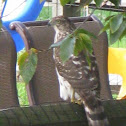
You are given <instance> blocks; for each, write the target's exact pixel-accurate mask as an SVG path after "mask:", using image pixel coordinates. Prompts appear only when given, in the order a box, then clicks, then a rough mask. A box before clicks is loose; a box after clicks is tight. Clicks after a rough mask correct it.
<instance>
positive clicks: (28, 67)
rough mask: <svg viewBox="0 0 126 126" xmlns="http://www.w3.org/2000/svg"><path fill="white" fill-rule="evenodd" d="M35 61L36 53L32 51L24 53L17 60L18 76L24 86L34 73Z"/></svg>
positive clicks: (36, 59)
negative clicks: (20, 77)
mask: <svg viewBox="0 0 126 126" xmlns="http://www.w3.org/2000/svg"><path fill="white" fill-rule="evenodd" d="M37 61H38V58H37V53H36V52H35V50H34V49H30V50H29V52H24V53H23V54H22V55H21V56H20V58H19V60H18V64H19V70H20V75H21V76H22V78H23V80H24V82H25V83H26V84H28V83H29V81H30V80H31V79H32V77H33V75H34V73H35V70H36V66H37Z"/></svg>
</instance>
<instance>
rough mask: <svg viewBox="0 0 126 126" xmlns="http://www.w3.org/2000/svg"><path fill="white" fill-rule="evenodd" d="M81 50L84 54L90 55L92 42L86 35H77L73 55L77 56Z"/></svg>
mask: <svg viewBox="0 0 126 126" xmlns="http://www.w3.org/2000/svg"><path fill="white" fill-rule="evenodd" d="M83 50H85V52H88V53H92V50H93V48H92V41H91V39H90V37H89V36H88V35H87V34H84V33H79V34H78V36H77V39H76V43H75V48H74V55H76V56H77V55H78V54H79V53H80V52H82V51H83Z"/></svg>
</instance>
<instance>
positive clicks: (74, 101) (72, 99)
mask: <svg viewBox="0 0 126 126" xmlns="http://www.w3.org/2000/svg"><path fill="white" fill-rule="evenodd" d="M71 102H72V103H75V104H78V105H81V104H82V100H81V99H79V100H76V99H75V91H74V90H73V93H72V97H71Z"/></svg>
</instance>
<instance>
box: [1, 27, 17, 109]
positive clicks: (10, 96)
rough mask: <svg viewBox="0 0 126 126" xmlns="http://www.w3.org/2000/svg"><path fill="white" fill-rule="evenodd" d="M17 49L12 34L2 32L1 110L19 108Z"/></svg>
mask: <svg viewBox="0 0 126 126" xmlns="http://www.w3.org/2000/svg"><path fill="white" fill-rule="evenodd" d="M16 56H17V53H16V48H15V45H14V42H13V40H12V38H11V36H10V34H9V33H8V32H7V31H6V29H4V30H3V31H2V32H0V109H5V108H10V107H14V106H19V102H18V97H17V90H16V59H17V58H16Z"/></svg>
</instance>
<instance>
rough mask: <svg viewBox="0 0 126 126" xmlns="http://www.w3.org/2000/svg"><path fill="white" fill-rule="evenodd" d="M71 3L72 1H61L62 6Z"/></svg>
mask: <svg viewBox="0 0 126 126" xmlns="http://www.w3.org/2000/svg"><path fill="white" fill-rule="evenodd" d="M69 2H70V0H60V3H61V5H62V6H64V5H66V4H67V3H69Z"/></svg>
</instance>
